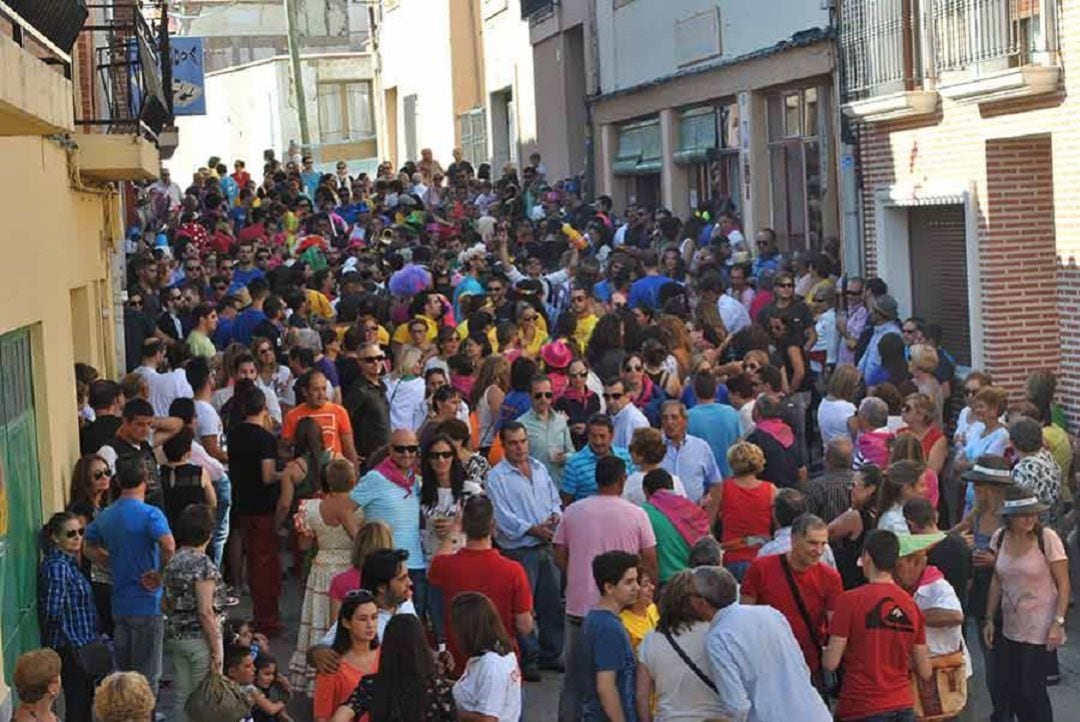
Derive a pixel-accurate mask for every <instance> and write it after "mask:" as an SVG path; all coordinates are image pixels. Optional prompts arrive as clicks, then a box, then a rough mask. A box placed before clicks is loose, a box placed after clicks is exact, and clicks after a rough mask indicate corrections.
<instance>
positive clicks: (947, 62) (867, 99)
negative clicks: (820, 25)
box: [840, 0, 1061, 122]
mask: <svg viewBox="0 0 1080 722" xmlns="http://www.w3.org/2000/svg"><path fill="white" fill-rule="evenodd" d="M1055 7H1056V6H1055V0H843V2H842V5H841V14H840V55H841V67H842V72H843V75H844V79H843V87H844V101H845V104H844V111H845V112H846V113H848V114H849V115H851V116H854V117H857V118H861V119H863V120H866V121H870V122H874V121H885V120H894V119H899V118H910V117H917V116H920V115H924V116H925V115H932V114H933V113H935V112H936V109H937V98H938V95H939V94H940V96H941V97H945V98H949V99H952V100H955V101H958V102H973V103H988V102H997V101H1001V100H1012V99H1018V98H1026V97H1033V96H1041V95H1045V94H1048V93H1053V92H1055V91H1056V90H1057V87H1058V83H1059V76H1060V72H1061V69H1060V58H1059V55H1058V46H1057V18H1056V15H1055Z"/></svg>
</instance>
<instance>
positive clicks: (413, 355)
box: [394, 346, 424, 378]
mask: <svg viewBox="0 0 1080 722" xmlns="http://www.w3.org/2000/svg"><path fill="white" fill-rule="evenodd" d="M423 355H424V352H423V351H421V350H420V349H418V348H416V346H402V347H401V351H400V352H399V353H398V357H397V363H396V364H394V376H397V377H398V378H401V377H402V376H405V375H406V374H408V373H409V369H411V368H412V367H413V366H414V365H415V364H417V363H419V362H420V359H421V358H422V357H423Z"/></svg>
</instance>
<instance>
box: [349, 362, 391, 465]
mask: <svg viewBox="0 0 1080 722" xmlns="http://www.w3.org/2000/svg"><path fill="white" fill-rule="evenodd" d="M356 360H357V362H358V363H359V364H360V375H359V376H358V377H357V378H356V379H355V380H354V381H353V382H352V383H351V384H350V385H349V388H347V389H345V397H344V399H343V401H344V403H343V404H342V405H343V406H344V407H345V410H346V411H348V412H349V421H351V422H352V427H353V439H354V441H355V442H356V454H357V456H359V457H360V460H361V461H363V459H364V458H365V457H366V456H368V455H369V454H370V453H371V452H373V451H374V450H375V449H378V448H379V447H380V446H385V445H386V444H388V443H389V442H390V431H391V429H390V405H389V403H388V402H387V400H386V386H385V385H384V384H383V382H382V378H381V375H382V370H383V368H384V362H385V361H386V354H384V353H383V350H382V347H381V346H379V345H378V344H377V343H367V344H364V345H363V346H361V347H360V348H359V349H358V350H357V352H356Z"/></svg>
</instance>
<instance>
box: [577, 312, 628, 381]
mask: <svg viewBox="0 0 1080 722" xmlns="http://www.w3.org/2000/svg"><path fill="white" fill-rule="evenodd" d="M624 331H625V322H624V320H623V317H622V316H621V315H619V314H614V313H609V314H607V315H606V316H601V317H600V320H599V321H597V322H596V327H595V328H594V329H593V332H592V336H590V337H589V347H588V349H587V350H586V352H585V357H586V358H587V359H588V360H589V365H590V366H591V367H592V368H593V369H595V371H596V374H597V375H598V376H599V377H600V378H602V379H610V378H613V377H615V376H618V375H619V372H620V371H621V370H622V365H623V360H624V359H625V358H626V347H625V346H624V344H623V337H624Z"/></svg>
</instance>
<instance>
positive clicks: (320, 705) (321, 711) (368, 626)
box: [314, 589, 379, 722]
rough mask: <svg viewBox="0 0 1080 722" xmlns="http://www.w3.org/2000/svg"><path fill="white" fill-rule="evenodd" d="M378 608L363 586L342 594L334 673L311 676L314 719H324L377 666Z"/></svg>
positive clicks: (320, 721)
mask: <svg viewBox="0 0 1080 722" xmlns="http://www.w3.org/2000/svg"><path fill="white" fill-rule="evenodd" d="M378 616H379V609H378V607H376V606H375V598H374V597H372V596H371V592H369V591H368V590H366V589H357V590H354V591H351V592H349V593H348V594H347V595H345V600H344V601H343V602H342V603H341V608H340V609H339V610H338V615H337V633H336V634H335V635H334V643H333V645H332V647H333V649H334V651H335V652H337V654H338V655H340V659H339V662H338V669H337V672H335V673H334V674H320V675H318V676H317V677H316V678H315V709H314V717H315V722H326V720H329V719H330V718H331V717H332V716H333V714H334V711H335V710H336V709H337V708H338V707H340V706H341V705H342V704H344V703H345V700H347V699H348V698H349V695H350V694H352V691H353V690H355V689H356V686H357V685H358V684H360V680H362V679H363V678H364V677H366V676H367V675H369V674H373V673H374V672H375V670H377V669H378V667H379V651H378V649H379V639H378V636H377V631H378Z"/></svg>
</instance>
